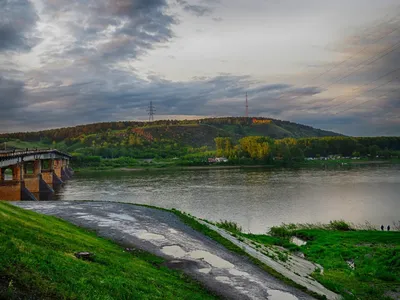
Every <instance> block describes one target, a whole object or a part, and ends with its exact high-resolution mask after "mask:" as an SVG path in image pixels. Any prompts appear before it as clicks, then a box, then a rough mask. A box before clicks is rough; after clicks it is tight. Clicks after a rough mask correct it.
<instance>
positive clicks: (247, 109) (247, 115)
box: [246, 93, 249, 118]
mask: <svg viewBox="0 0 400 300" xmlns="http://www.w3.org/2000/svg"><path fill="white" fill-rule="evenodd" d="M248 117H249V101H248V100H247V93H246V118H248Z"/></svg>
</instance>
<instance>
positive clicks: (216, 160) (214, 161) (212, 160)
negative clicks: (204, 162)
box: [208, 157, 228, 164]
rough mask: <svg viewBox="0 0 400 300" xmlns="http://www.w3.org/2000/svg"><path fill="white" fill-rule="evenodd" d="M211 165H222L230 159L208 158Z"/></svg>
mask: <svg viewBox="0 0 400 300" xmlns="http://www.w3.org/2000/svg"><path fill="white" fill-rule="evenodd" d="M208 162H209V163H211V164H212V163H221V162H224V163H225V162H228V159H227V158H226V157H210V158H208Z"/></svg>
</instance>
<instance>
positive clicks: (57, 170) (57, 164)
mask: <svg viewBox="0 0 400 300" xmlns="http://www.w3.org/2000/svg"><path fill="white" fill-rule="evenodd" d="M53 162H54V163H53V168H54V172H53V185H54V184H63V183H64V182H63V181H62V179H61V177H62V171H61V169H62V162H61V159H55V160H54V161H53Z"/></svg>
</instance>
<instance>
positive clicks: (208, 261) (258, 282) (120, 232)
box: [13, 201, 313, 300]
mask: <svg viewBox="0 0 400 300" xmlns="http://www.w3.org/2000/svg"><path fill="white" fill-rule="evenodd" d="M13 204H14V205H16V206H19V207H22V208H25V209H29V210H33V211H36V212H39V213H43V214H46V215H52V216H56V217H59V218H62V219H65V220H67V221H69V222H71V223H73V224H76V225H78V226H81V227H85V228H87V229H91V230H95V231H96V232H97V234H98V235H99V236H102V237H105V238H109V239H111V240H113V241H115V242H116V243H118V244H120V245H122V246H124V247H135V248H139V249H142V250H145V251H148V252H150V253H153V254H155V255H157V256H160V257H163V258H165V259H166V261H167V265H168V266H169V267H170V268H174V269H180V270H182V271H183V272H185V273H186V274H188V275H189V276H190V277H192V278H194V279H195V280H197V281H199V282H201V283H202V284H204V285H205V286H206V287H207V288H208V289H209V290H211V291H213V292H215V293H217V294H218V295H220V296H222V297H223V298H226V299H270V300H296V299H313V298H312V297H311V296H309V295H307V294H305V293H304V292H302V291H300V290H298V289H296V288H293V287H291V286H288V285H286V284H285V283H283V282H281V281H279V280H278V279H276V278H274V277H272V276H271V275H269V274H268V273H266V272H264V271H263V270H261V269H260V268H259V267H257V266H255V265H254V264H252V263H251V262H249V261H248V260H247V259H246V258H245V257H241V256H239V255H237V254H235V253H232V252H230V251H229V250H227V249H225V248H224V247H223V246H222V245H220V244H219V243H217V242H215V241H213V240H211V239H210V238H208V237H206V236H204V235H203V234H201V233H199V232H197V231H195V230H193V229H192V228H190V227H189V226H187V225H185V224H184V223H183V222H181V221H180V219H179V218H178V217H177V216H175V215H174V214H173V213H170V212H167V211H162V210H158V209H153V208H148V207H143V206H137V205H132V204H122V203H110V202H75V201H74V202H16V203H13ZM84 250H85V249H82V251H84Z"/></svg>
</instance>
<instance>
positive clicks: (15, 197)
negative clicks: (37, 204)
mask: <svg viewBox="0 0 400 300" xmlns="http://www.w3.org/2000/svg"><path fill="white" fill-rule="evenodd" d="M11 170H12V180H4V171H3V170H2V171H1V173H2V181H1V182H0V195H1V199H0V200H9V201H19V200H36V197H35V196H34V195H33V194H32V193H31V192H30V191H29V190H28V189H27V188H26V187H25V181H24V178H23V174H24V172H25V171H24V165H23V163H18V164H15V165H13V166H11Z"/></svg>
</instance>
